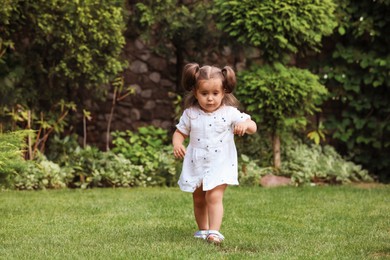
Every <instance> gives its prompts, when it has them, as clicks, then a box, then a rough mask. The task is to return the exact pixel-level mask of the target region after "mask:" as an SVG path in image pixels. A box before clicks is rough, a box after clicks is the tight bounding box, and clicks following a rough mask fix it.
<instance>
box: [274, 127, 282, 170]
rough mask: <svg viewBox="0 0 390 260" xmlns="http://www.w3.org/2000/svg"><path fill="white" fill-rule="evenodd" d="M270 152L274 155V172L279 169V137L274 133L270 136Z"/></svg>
mask: <svg viewBox="0 0 390 260" xmlns="http://www.w3.org/2000/svg"><path fill="white" fill-rule="evenodd" d="M272 150H273V154H274V167H275V169H276V170H279V169H280V166H281V160H280V136H279V135H278V134H276V133H274V134H273V135H272Z"/></svg>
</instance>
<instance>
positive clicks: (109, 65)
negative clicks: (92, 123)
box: [0, 0, 126, 117]
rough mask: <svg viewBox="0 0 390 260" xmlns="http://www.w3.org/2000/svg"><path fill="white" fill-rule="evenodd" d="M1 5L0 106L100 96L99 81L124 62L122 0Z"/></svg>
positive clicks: (43, 107) (37, 106) (39, 105)
mask: <svg viewBox="0 0 390 260" xmlns="http://www.w3.org/2000/svg"><path fill="white" fill-rule="evenodd" d="M0 4H1V5H2V11H1V18H0V46H1V45H2V47H0V50H1V51H0V97H1V98H0V106H1V107H2V108H4V107H7V106H8V107H12V106H14V105H15V104H20V105H22V106H24V107H28V108H29V109H34V111H35V112H37V113H38V112H39V111H48V110H50V108H51V107H52V106H53V104H56V103H58V102H60V100H65V101H67V102H71V101H74V102H76V103H79V102H77V101H79V100H81V99H82V97H83V96H85V95H88V96H91V95H92V96H101V95H99V94H101V93H103V91H102V88H101V87H100V86H101V85H102V84H104V83H108V82H109V81H110V80H111V79H112V78H113V77H114V76H116V75H117V74H118V73H119V72H121V71H122V70H123V68H124V67H125V66H126V63H125V62H124V61H123V60H121V58H120V54H121V52H122V48H123V46H124V44H125V39H124V36H123V31H124V28H125V16H124V12H123V10H124V9H123V7H122V6H121V5H122V1H119V0H118V1H106V0H84V1H78V0H72V1H67V0H50V1H48V0H13V1H10V0H1V1H0ZM3 7H4V8H3ZM1 43H2V44H1ZM3 111H4V110H3ZM38 114H39V113H38ZM0 116H1V115H0ZM2 116H3V117H4V114H3V115H2Z"/></svg>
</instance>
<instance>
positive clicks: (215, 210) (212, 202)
mask: <svg viewBox="0 0 390 260" xmlns="http://www.w3.org/2000/svg"><path fill="white" fill-rule="evenodd" d="M226 187H227V185H226V184H223V185H220V186H217V187H215V188H214V189H212V190H209V191H207V192H206V202H207V210H208V217H209V218H208V219H209V229H210V230H217V231H218V230H219V229H220V228H221V224H222V218H223V202H222V200H223V193H224V192H225V189H226Z"/></svg>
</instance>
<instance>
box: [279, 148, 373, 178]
mask: <svg viewBox="0 0 390 260" xmlns="http://www.w3.org/2000/svg"><path fill="white" fill-rule="evenodd" d="M285 157H286V158H285V163H284V164H283V165H282V169H281V172H282V173H283V174H285V175H288V176H291V179H292V181H293V182H295V183H296V184H297V185H301V184H307V183H311V182H323V183H331V184H344V183H349V182H360V181H363V182H370V181H372V178H371V177H370V176H369V174H368V171H367V170H365V169H362V167H361V166H360V165H356V164H355V163H353V162H350V161H347V160H345V159H344V158H342V157H341V155H339V154H338V153H337V152H336V150H335V149H334V148H333V147H331V146H328V145H326V146H324V147H322V146H319V145H314V144H312V145H310V146H309V145H306V144H303V143H300V142H293V143H291V144H289V145H287V146H286V149H285Z"/></svg>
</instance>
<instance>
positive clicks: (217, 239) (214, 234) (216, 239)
mask: <svg viewBox="0 0 390 260" xmlns="http://www.w3.org/2000/svg"><path fill="white" fill-rule="evenodd" d="M224 239H225V237H224V236H223V235H222V234H221V233H219V231H218V230H209V234H208V235H207V242H209V243H213V244H216V245H219V244H221V243H222V241H223V240H224Z"/></svg>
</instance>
